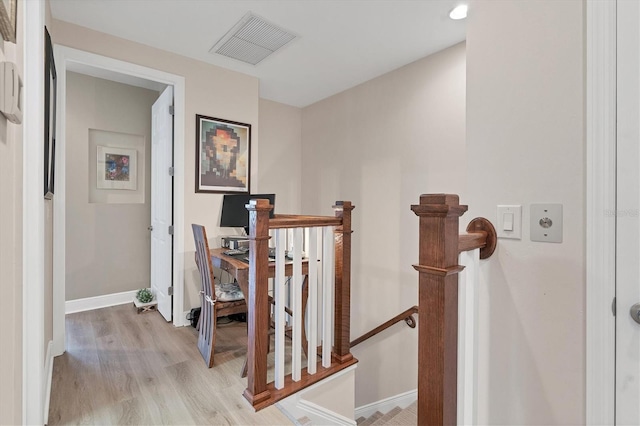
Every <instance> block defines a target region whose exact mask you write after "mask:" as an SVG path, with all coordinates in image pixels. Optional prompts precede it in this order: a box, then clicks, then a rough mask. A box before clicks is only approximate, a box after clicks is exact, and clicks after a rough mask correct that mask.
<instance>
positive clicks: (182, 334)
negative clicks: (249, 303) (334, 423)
mask: <svg viewBox="0 0 640 426" xmlns="http://www.w3.org/2000/svg"><path fill="white" fill-rule="evenodd" d="M66 332H67V351H66V353H65V354H63V355H62V356H59V357H56V358H55V360H54V370H53V381H52V391H51V402H50V408H49V424H50V425H71V424H94V425H97V424H101V425H119V424H148V425H156V424H166V425H189V424H216V425H217V424H220V425H250V424H258V425H290V424H292V423H291V421H289V419H288V418H287V417H286V416H284V415H283V414H282V413H281V412H280V411H279V410H278V409H277V408H276V407H268V408H266V409H264V410H262V411H260V412H258V413H254V412H253V408H252V407H250V406H249V404H248V403H247V402H246V400H245V399H244V398H243V397H242V392H243V391H244V389H245V387H246V379H242V378H240V374H239V373H240V370H241V368H242V365H243V363H244V359H245V355H246V338H247V335H246V324H244V323H236V322H233V323H230V324H226V325H221V326H220V327H219V329H218V332H217V334H218V338H217V342H216V348H215V349H216V353H215V366H214V367H213V368H207V367H206V365H205V363H204V361H203V359H202V357H201V355H200V353H199V352H198V349H197V333H196V331H195V329H193V328H192V327H178V328H176V327H174V326H173V325H172V324H169V323H167V322H166V321H165V320H164V318H162V316H161V315H160V314H158V313H157V312H149V313H144V314H140V315H138V314H137V313H136V311H135V309H134V308H133V307H132V306H131V305H121V306H114V307H110V308H105V309H99V310H95V311H87V312H80V313H76V314H70V315H67V317H66Z"/></svg>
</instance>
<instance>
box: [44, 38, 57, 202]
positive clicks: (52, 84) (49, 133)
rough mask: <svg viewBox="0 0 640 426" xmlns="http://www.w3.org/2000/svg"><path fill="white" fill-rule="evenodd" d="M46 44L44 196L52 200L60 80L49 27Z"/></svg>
mask: <svg viewBox="0 0 640 426" xmlns="http://www.w3.org/2000/svg"><path fill="white" fill-rule="evenodd" d="M44 46H45V48H44V198H45V199H47V200H51V199H52V198H53V194H54V189H55V169H56V167H55V166H56V162H55V158H56V102H57V100H58V90H57V81H58V80H57V74H56V64H55V61H54V58H53V45H52V44H51V35H50V34H49V31H48V30H47V27H45V28H44Z"/></svg>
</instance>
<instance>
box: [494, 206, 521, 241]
mask: <svg viewBox="0 0 640 426" xmlns="http://www.w3.org/2000/svg"><path fill="white" fill-rule="evenodd" d="M496 223H497V224H498V226H496V231H497V233H498V238H511V239H514V240H520V239H522V206H521V205H511V206H504V205H500V206H498V220H497V221H496Z"/></svg>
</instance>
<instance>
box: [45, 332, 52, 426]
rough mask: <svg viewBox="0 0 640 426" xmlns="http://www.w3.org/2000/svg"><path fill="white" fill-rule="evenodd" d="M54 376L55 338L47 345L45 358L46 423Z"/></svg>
mask: <svg viewBox="0 0 640 426" xmlns="http://www.w3.org/2000/svg"><path fill="white" fill-rule="evenodd" d="M52 378H53V340H50V341H49V344H48V345H47V355H46V356H45V358H44V381H45V383H44V416H43V418H44V424H45V425H46V424H47V423H49V402H50V401H51V380H52Z"/></svg>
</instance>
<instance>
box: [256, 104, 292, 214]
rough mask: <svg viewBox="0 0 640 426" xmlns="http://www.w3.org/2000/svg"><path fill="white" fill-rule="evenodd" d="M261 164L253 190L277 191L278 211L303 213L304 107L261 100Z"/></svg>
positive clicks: (263, 192)
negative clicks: (302, 108) (301, 207)
mask: <svg viewBox="0 0 640 426" xmlns="http://www.w3.org/2000/svg"><path fill="white" fill-rule="evenodd" d="M259 117H260V147H261V149H260V155H259V157H258V163H259V164H260V168H259V174H258V182H257V185H256V186H255V187H254V188H255V189H254V190H253V192H255V193H261V194H270V193H275V194H276V207H275V212H276V213H279V214H298V213H300V190H301V182H300V176H301V171H302V140H301V139H302V110H301V109H300V108H297V107H292V106H289V105H285V104H281V103H278V102H273V101H268V100H266V99H260V112H259Z"/></svg>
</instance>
